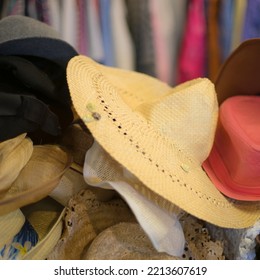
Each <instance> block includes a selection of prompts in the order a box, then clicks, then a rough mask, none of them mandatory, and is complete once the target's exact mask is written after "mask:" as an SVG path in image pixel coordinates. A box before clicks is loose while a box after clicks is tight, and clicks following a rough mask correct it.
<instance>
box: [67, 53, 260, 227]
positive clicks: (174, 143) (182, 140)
mask: <svg viewBox="0 0 260 280" xmlns="http://www.w3.org/2000/svg"><path fill="white" fill-rule="evenodd" d="M67 81H68V85H69V90H70V94H71V98H72V102H73V105H74V107H75V110H76V112H77V114H78V115H79V116H80V118H81V119H82V120H83V121H84V123H85V125H86V126H87V128H88V129H89V130H90V132H91V133H92V135H93V137H94V138H95V139H96V140H97V142H98V143H99V144H100V145H101V146H102V147H103V148H104V149H105V150H106V151H107V152H108V153H109V154H110V155H111V156H112V157H113V158H114V159H115V160H117V161H118V162H119V163H120V164H122V165H123V166H124V167H125V168H126V169H128V171H130V172H131V173H132V174H133V175H135V176H136V177H137V178H138V179H139V180H140V182H142V183H140V184H135V186H134V187H135V188H136V189H137V190H138V191H139V192H141V193H142V194H143V195H144V196H146V197H147V198H148V199H150V200H152V201H154V202H155V203H157V204H159V205H160V206H161V207H162V208H164V209H166V210H167V211H172V209H174V208H175V205H177V206H178V207H180V208H182V209H183V210H185V211H186V212H188V213H190V214H192V215H194V216H196V217H198V218H200V219H202V220H205V221H208V222H210V223H213V224H216V225H218V226H221V227H228V228H243V227H248V226H250V225H252V224H253V223H254V222H255V221H256V220H257V219H258V217H259V216H260V203H252V202H250V203H248V202H240V201H235V200H231V199H228V198H226V197H225V196H224V195H222V194H221V193H220V192H219V191H218V190H217V189H216V187H215V186H214V185H213V183H212V182H211V181H210V179H209V178H208V176H207V175H206V173H205V172H204V170H203V169H202V167H201V165H202V163H203V162H204V160H205V159H206V158H207V157H208V155H209V152H210V150H211V148H212V144H213V140H214V136H215V129H216V123H217V118H218V104H217V98H216V93H215V90H214V85H213V84H212V83H211V82H210V81H209V80H208V79H206V78H199V79H195V80H192V81H188V82H186V83H184V84H181V85H179V86H177V87H175V88H171V87H169V86H168V85H166V84H165V83H162V82H160V81H159V80H157V79H155V78H152V77H149V76H147V75H144V74H141V73H136V72H130V71H126V70H122V69H116V68H110V67H106V66H102V65H100V64H98V63H96V62H94V61H93V60H91V59H90V58H88V57H85V56H76V57H74V58H72V59H71V60H70V61H69V64H68V67H67ZM107 172H108V174H109V170H107Z"/></svg>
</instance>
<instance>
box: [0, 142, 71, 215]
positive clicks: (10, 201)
mask: <svg viewBox="0 0 260 280" xmlns="http://www.w3.org/2000/svg"><path fill="white" fill-rule="evenodd" d="M71 163H72V157H71V155H70V154H69V153H67V152H65V151H64V150H63V149H62V148H60V147H59V146H57V145H36V146H34V148H33V152H32V155H31V157H30V159H29V161H28V162H27V164H26V165H25V166H24V168H23V169H22V170H21V172H20V173H19V175H18V176H17V178H16V179H15V180H14V182H13V183H12V184H11V185H10V187H9V189H8V190H7V192H6V193H5V194H3V195H2V196H1V197H0V215H3V214H6V213H9V212H11V211H14V210H16V209H18V208H21V207H22V206H25V205H28V204H31V203H34V202H37V201H39V200H41V199H43V198H44V197H46V196H48V194H49V193H50V192H51V191H52V190H53V189H54V188H55V187H56V186H57V185H58V184H59V182H60V180H61V177H62V176H63V174H64V173H65V171H66V170H67V169H68V168H69V166H70V165H71ZM13 168H15V166H13Z"/></svg>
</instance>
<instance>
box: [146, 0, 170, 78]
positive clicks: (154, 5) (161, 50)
mask: <svg viewBox="0 0 260 280" xmlns="http://www.w3.org/2000/svg"><path fill="white" fill-rule="evenodd" d="M163 4H164V2H162V1H157V0H150V1H149V5H150V13H151V28H152V31H153V41H154V50H155V69H156V76H157V77H158V78H159V79H160V80H161V81H163V82H166V83H170V76H171V73H170V72H171V66H170V63H171V62H172V61H171V59H170V55H169V50H168V48H167V44H166V38H165V34H164V33H165V30H164V25H163V22H162V21H163V18H162V14H161V13H160V5H163ZM163 16H164V15H163Z"/></svg>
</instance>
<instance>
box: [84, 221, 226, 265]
mask: <svg viewBox="0 0 260 280" xmlns="http://www.w3.org/2000/svg"><path fill="white" fill-rule="evenodd" d="M185 219H186V223H187V222H190V224H189V226H188V227H187V224H185V235H186V238H187V246H186V247H185V252H184V254H183V255H182V256H181V257H174V256H170V255H168V254H166V253H160V252H157V251H156V250H155V249H154V247H153V245H152V243H151V242H150V240H149V238H148V237H147V235H146V234H145V232H144V231H143V229H142V228H141V226H140V225H139V224H138V223H129V222H128V223H118V224H116V225H114V226H111V227H109V228H107V229H106V230H104V231H103V232H101V233H100V234H99V235H98V236H97V237H96V238H95V239H94V240H93V242H92V243H91V245H90V246H89V248H88V250H87V251H86V253H85V255H83V259H87V260H192V259H195V260H214V259H215V260H217V259H224V255H223V245H222V244H221V243H220V242H217V243H215V242H213V241H212V240H210V238H209V236H208V235H207V232H205V233H204V232H203V231H201V229H202V226H201V225H200V224H199V222H198V221H197V220H196V219H195V218H194V217H186V218H185Z"/></svg>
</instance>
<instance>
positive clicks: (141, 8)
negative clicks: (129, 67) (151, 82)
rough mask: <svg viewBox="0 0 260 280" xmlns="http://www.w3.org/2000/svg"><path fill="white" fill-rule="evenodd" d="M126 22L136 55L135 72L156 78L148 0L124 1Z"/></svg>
mask: <svg viewBox="0 0 260 280" xmlns="http://www.w3.org/2000/svg"><path fill="white" fill-rule="evenodd" d="M126 6H127V11H128V12H127V22H128V25H129V29H130V32H131V35H132V38H133V42H134V46H135V53H136V71H138V72H141V73H146V74H148V75H151V76H156V73H155V62H154V58H155V55H154V45H153V34H152V28H151V19H150V11H149V0H142V1H140V0H126Z"/></svg>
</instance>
